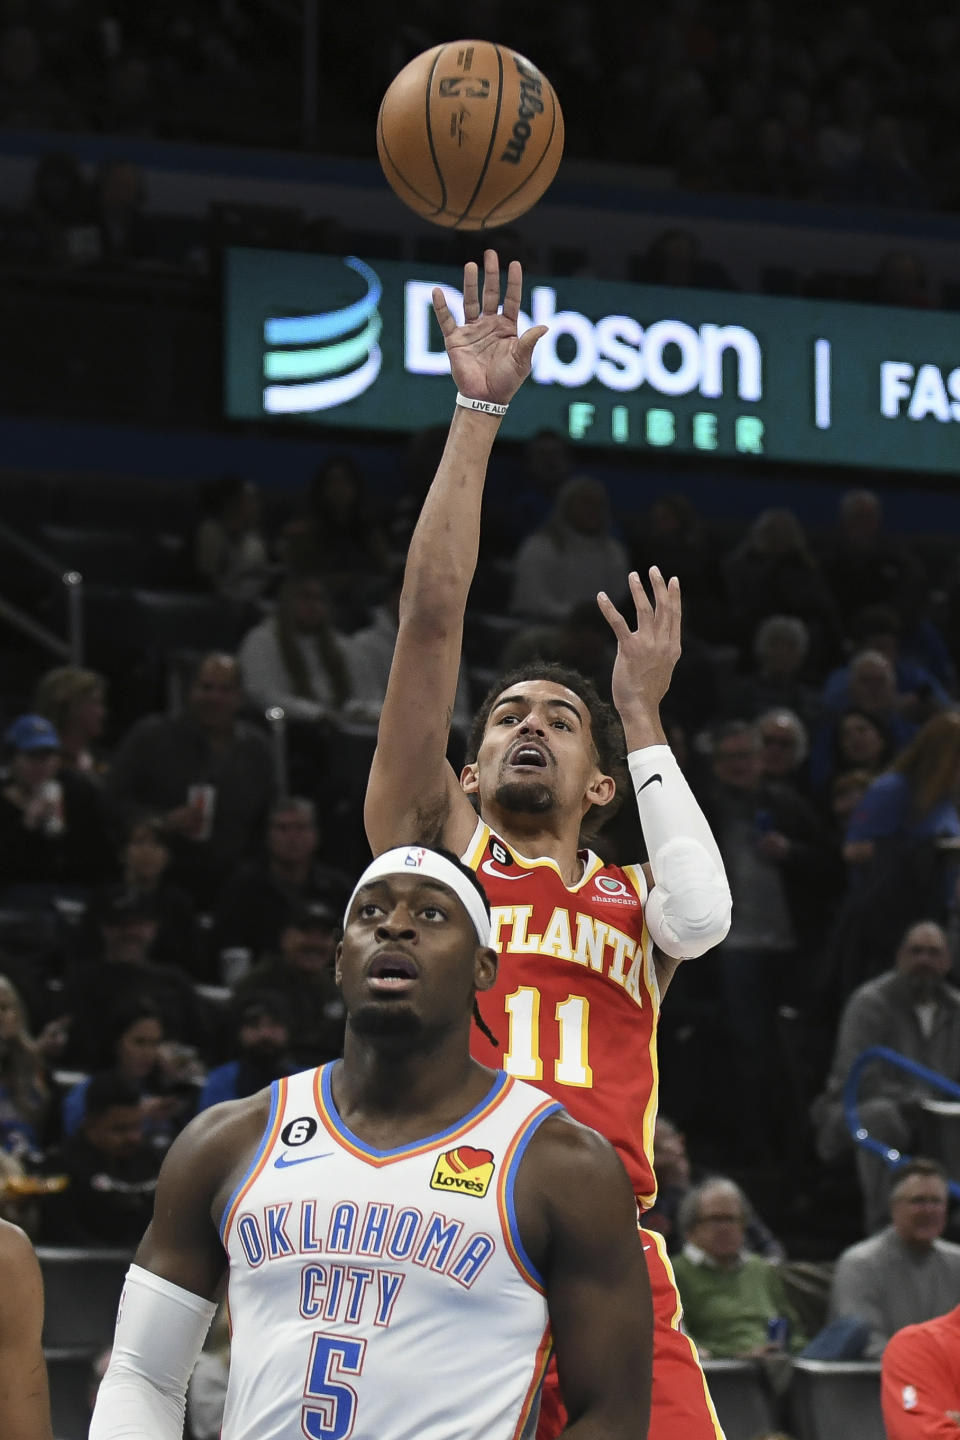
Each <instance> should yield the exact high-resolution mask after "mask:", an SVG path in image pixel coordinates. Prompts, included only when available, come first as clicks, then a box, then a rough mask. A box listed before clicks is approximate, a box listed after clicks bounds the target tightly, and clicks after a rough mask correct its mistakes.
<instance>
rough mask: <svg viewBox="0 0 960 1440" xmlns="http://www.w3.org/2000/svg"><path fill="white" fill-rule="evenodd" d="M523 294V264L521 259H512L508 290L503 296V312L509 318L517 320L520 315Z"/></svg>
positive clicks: (508, 268)
mask: <svg viewBox="0 0 960 1440" xmlns="http://www.w3.org/2000/svg"><path fill="white" fill-rule="evenodd" d="M522 295H523V266H522V265H521V264H520V261H519V260H511V261H510V264H509V266H508V267H507V291H506V294H505V295H504V297H503V313H504V315H506V317H507V319H508V320H516V319H517V318H518V317H519V314H520V300H521V297H522Z"/></svg>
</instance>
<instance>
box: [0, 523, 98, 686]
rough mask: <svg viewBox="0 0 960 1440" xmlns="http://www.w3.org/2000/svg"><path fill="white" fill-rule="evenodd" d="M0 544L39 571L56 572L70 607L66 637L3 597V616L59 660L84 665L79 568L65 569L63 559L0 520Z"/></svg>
mask: <svg viewBox="0 0 960 1440" xmlns="http://www.w3.org/2000/svg"><path fill="white" fill-rule="evenodd" d="M0 543H2V544H4V545H6V546H7V547H8V548H9V549H11V550H16V551H17V553H18V554H20V555H22V556H23V557H24V559H25V560H29V562H30V563H31V565H33V566H35V567H36V569H38V570H43V571H44V572H45V573H46V574H47V575H54V576H56V578H57V579H58V580H59V581H60V583H61V584H62V585H63V587H64V590H65V592H66V606H67V624H66V630H67V638H66V639H65V640H64V639H61V637H60V636H59V635H56V634H54V632H53V631H52V630H50V629H48V628H47V626H46V625H41V623H40V621H39V620H35V619H34V618H33V616H32V615H29V614H28V613H27V612H26V610H23V609H22V608H21V607H20V606H19V605H14V604H13V603H12V601H10V600H6V599H4V598H3V597H2V596H0V619H2V620H5V621H6V622H7V624H8V625H10V626H12V627H13V629H14V630H19V631H20V633H21V634H22V635H26V636H27V637H28V638H29V639H30V640H33V641H35V642H36V644H38V645H40V646H42V647H43V649H44V650H48V651H49V652H50V654H51V655H56V656H57V658H58V659H59V660H66V661H68V662H69V663H70V664H71V665H82V664H83V657H84V624H83V576H82V575H81V574H80V571H79V570H71V569H66V568H64V566H63V564H62V562H61V561H59V560H57V559H56V557H55V556H53V555H48V554H47V552H46V550H41V549H40V548H39V546H37V545H34V544H33V542H32V541H31V540H27V539H26V537H25V536H23V535H21V534H20V532H19V531H18V530H14V529H12V528H11V527H10V526H9V525H6V524H4V523H3V522H2V521H0Z"/></svg>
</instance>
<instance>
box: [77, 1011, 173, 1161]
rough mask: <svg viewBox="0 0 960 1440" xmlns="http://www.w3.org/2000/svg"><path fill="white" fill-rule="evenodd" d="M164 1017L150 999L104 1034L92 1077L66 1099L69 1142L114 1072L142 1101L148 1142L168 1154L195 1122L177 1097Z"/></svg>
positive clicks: (116, 1015)
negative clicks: (92, 1094)
mask: <svg viewBox="0 0 960 1440" xmlns="http://www.w3.org/2000/svg"><path fill="white" fill-rule="evenodd" d="M164 1038H165V1036H164V1028H163V1016H162V1015H161V1014H160V1011H159V1010H158V1009H157V1008H156V1007H155V1006H154V1005H153V1004H151V1002H150V1001H149V1000H143V999H136V998H135V999H134V1000H133V1001H132V1002H131V1003H130V1004H129V1005H123V1006H119V1007H118V1008H117V1009H116V1010H115V1011H114V1012H113V1014H112V1015H111V1016H110V1020H109V1025H108V1027H107V1028H105V1029H104V1030H103V1031H102V1034H101V1039H102V1049H101V1050H100V1053H99V1054H98V1055H97V1056H96V1057H95V1058H94V1062H93V1067H92V1068H93V1075H92V1076H87V1077H86V1078H85V1079H83V1080H78V1081H77V1083H76V1085H74V1086H73V1087H72V1088H71V1089H70V1090H68V1091H67V1093H66V1095H65V1096H64V1097H63V1110H62V1132H63V1136H64V1139H69V1137H70V1136H71V1135H75V1134H76V1133H77V1131H78V1130H79V1129H80V1128H81V1127H82V1125H83V1121H84V1118H85V1116H86V1113H87V1092H88V1090H89V1089H90V1086H91V1084H92V1083H93V1080H95V1079H96V1077H97V1076H98V1075H101V1074H106V1073H108V1072H109V1073H112V1074H114V1075H119V1076H121V1077H122V1078H123V1079H124V1080H129V1081H130V1082H131V1084H132V1085H133V1086H134V1087H135V1088H136V1091H137V1094H138V1095H139V1096H140V1114H141V1116H142V1118H143V1134H144V1138H145V1139H147V1140H149V1142H150V1144H151V1145H155V1146H156V1147H157V1149H159V1150H166V1149H167V1147H168V1146H169V1144H170V1142H171V1141H172V1140H173V1137H174V1136H175V1135H176V1133H177V1131H178V1130H179V1129H181V1128H182V1126H183V1125H184V1124H185V1123H186V1121H187V1120H188V1119H189V1118H190V1110H191V1109H192V1108H193V1107H192V1103H191V1100H190V1099H188V1098H187V1097H186V1096H185V1095H184V1094H183V1093H182V1092H180V1093H177V1092H175V1090H174V1087H173V1086H172V1084H171V1078H170V1076H169V1074H168V1073H167V1068H166V1066H165V1063H164V1056H163V1042H164Z"/></svg>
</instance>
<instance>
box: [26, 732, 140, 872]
mask: <svg viewBox="0 0 960 1440" xmlns="http://www.w3.org/2000/svg"><path fill="white" fill-rule="evenodd" d="M4 740H5V742H6V746H7V753H8V757H9V760H8V770H7V773H6V777H5V779H4V782H3V788H2V790H0V855H2V856H3V860H2V863H0V886H12V885H44V886H57V885H59V886H71V885H75V886H79V885H93V884H97V883H98V882H100V881H103V880H106V879H108V878H109V877H110V876H111V875H112V874H113V873H115V871H116V862H115V860H114V858H113V853H112V846H111V844H110V838H109V835H108V832H107V826H106V822H105V818H104V813H103V806H102V803H101V799H100V795H99V794H98V791H97V788H96V786H94V785H93V784H92V783H91V782H90V781H89V780H87V779H86V778H85V777H84V776H82V775H78V774H76V773H75V772H74V771H72V770H61V768H60V737H59V735H58V734H57V732H56V730H55V729H54V728H53V726H52V725H51V724H50V721H49V720H45V719H44V718H43V716H42V715H20V716H19V717H18V718H17V719H16V720H14V722H13V724H12V725H10V726H9V727H8V729H7V732H6V734H5V736H4Z"/></svg>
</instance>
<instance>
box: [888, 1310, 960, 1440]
mask: <svg viewBox="0 0 960 1440" xmlns="http://www.w3.org/2000/svg"><path fill="white" fill-rule="evenodd" d="M880 1400H881V1404H882V1407H883V1424H884V1428H885V1429H886V1432H887V1440H955V1432H956V1430H957V1428H958V1427H960V1305H957V1306H956V1307H955V1308H954V1309H953V1310H950V1311H948V1312H947V1314H946V1315H937V1316H936V1317H935V1318H934V1319H933V1320H923V1321H921V1322H920V1324H919V1325H905V1326H904V1327H903V1329H902V1330H898V1331H897V1332H896V1334H895V1335H892V1336H891V1337H890V1339H889V1340H888V1341H887V1344H886V1347H885V1348H884V1352H883V1357H882V1359H881V1362H880Z"/></svg>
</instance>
